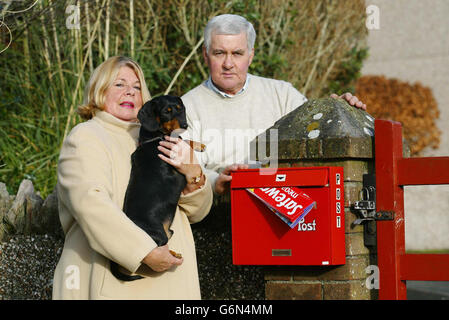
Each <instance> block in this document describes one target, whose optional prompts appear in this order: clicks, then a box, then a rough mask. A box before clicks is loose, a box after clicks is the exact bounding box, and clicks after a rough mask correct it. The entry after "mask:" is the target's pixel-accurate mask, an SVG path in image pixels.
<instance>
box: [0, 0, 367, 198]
mask: <svg viewBox="0 0 449 320" xmlns="http://www.w3.org/2000/svg"><path fill="white" fill-rule="evenodd" d="M24 3H27V2H21V1H20V2H19V1H17V2H15V1H13V2H9V3H8V2H3V7H0V14H1V15H2V18H3V20H4V22H5V25H7V26H8V28H9V29H10V30H11V36H12V42H11V45H10V46H9V48H7V49H6V50H5V51H4V52H2V53H0V65H1V68H2V77H1V78H0V94H1V96H2V100H1V102H0V123H1V127H0V181H3V182H5V183H6V184H7V186H8V187H9V190H10V192H12V193H15V191H16V190H17V187H18V185H19V183H20V181H21V180H22V179H24V178H28V179H31V180H32V181H33V183H34V185H35V187H36V189H37V190H40V192H41V193H42V195H43V196H46V195H47V194H49V193H50V192H51V191H52V190H53V188H54V186H55V184H56V166H57V160H58V155H59V149H60V146H61V144H62V141H63V139H64V137H65V135H66V134H67V133H68V132H69V131H70V129H71V128H72V127H73V126H74V125H76V124H77V123H78V122H79V121H81V120H80V118H79V117H78V115H77V114H76V113H75V110H76V107H77V106H78V105H79V104H80V103H81V101H82V95H83V90H84V86H85V85H86V82H87V81H88V79H89V76H90V74H91V72H92V70H93V69H94V68H95V67H96V66H97V65H99V64H100V63H101V62H102V61H104V60H105V58H107V57H110V56H113V55H126V56H131V57H132V58H134V59H135V60H136V61H137V62H139V64H140V65H141V66H142V68H143V70H144V73H145V77H146V81H147V84H148V87H149V89H150V92H151V94H152V95H153V96H156V95H160V94H163V93H166V92H167V91H169V92H170V93H171V94H176V95H182V94H183V93H185V92H187V91H188V90H189V89H191V88H193V87H194V86H196V85H198V84H200V83H201V82H202V81H203V80H204V79H205V78H206V77H207V69H206V67H205V65H204V63H203V59H202V55H201V43H202V31H203V28H204V26H205V24H206V22H207V21H208V20H209V18H210V17H212V16H214V15H217V14H221V13H236V14H240V15H243V16H245V17H247V18H248V19H249V20H250V21H252V22H253V23H254V27H255V29H256V32H257V35H258V37H257V40H256V46H255V50H256V56H255V58H254V61H253V64H252V65H251V67H250V72H252V73H254V74H257V75H263V76H267V77H274V78H278V79H284V80H287V81H290V82H292V83H293V85H294V86H295V87H296V88H298V90H300V91H301V92H302V93H304V94H305V95H306V96H308V97H310V98H315V97H319V96H323V95H328V94H330V93H331V92H330V91H333V92H340V91H341V89H342V88H344V89H345V90H346V88H348V86H350V85H351V83H353V81H354V80H355V79H354V78H356V77H357V74H358V71H359V70H360V68H361V63H362V61H363V58H364V57H365V55H364V54H363V52H365V51H364V49H363V48H364V46H365V37H366V28H365V25H364V21H365V2H364V1H363V0H347V1H332V0H301V1H284V0H271V1H256V0H249V1H237V0H229V1H212V0H190V1H187V0H145V1H134V0H114V1H113V0H90V1H87V0H78V1H74V0H59V1H56V0H53V1H50V0H43V1H38V2H36V3H35V5H34V6H32V7H31V8H29V9H28V10H25V9H27V6H30V4H24ZM33 3H34V2H31V4H33ZM68 5H78V6H79V9H80V16H79V17H80V20H79V24H80V28H79V29H68V28H67V27H66V22H67V21H69V22H73V21H72V20H71V17H72V16H71V14H73V13H66V8H67V6H68ZM131 8H133V10H131ZM1 30H2V32H1V33H0V40H1V42H0V43H1V44H0V51H1V50H3V49H4V48H3V47H1V46H6V45H8V43H9V37H10V35H9V33H8V32H7V29H6V27H5V26H4V25H3V27H2V28H1ZM89 40H91V41H89ZM5 48H6V47H5ZM191 53H193V54H191ZM188 57H190V58H189V60H188V61H186V58H188ZM184 62H186V64H185V67H184V68H183V69H180V67H181V65H183V63H184ZM176 74H178V77H177V78H175V75H176Z"/></svg>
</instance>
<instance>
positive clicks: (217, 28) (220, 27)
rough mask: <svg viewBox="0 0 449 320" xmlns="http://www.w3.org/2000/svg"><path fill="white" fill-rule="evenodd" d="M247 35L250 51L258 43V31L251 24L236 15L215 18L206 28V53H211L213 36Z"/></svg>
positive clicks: (223, 15)
mask: <svg viewBox="0 0 449 320" xmlns="http://www.w3.org/2000/svg"><path fill="white" fill-rule="evenodd" d="M242 32H244V33H246V41H247V43H248V50H249V51H251V50H253V48H254V42H255V41H256V31H255V30H254V27H253V25H252V23H251V22H249V21H248V20H246V19H245V18H243V17H242V16H239V15H236V14H222V15H219V16H216V17H213V18H212V19H210V20H209V22H208V23H207V25H206V28H204V46H205V47H206V52H207V53H209V48H210V43H211V41H212V34H226V35H228V34H240V33H242Z"/></svg>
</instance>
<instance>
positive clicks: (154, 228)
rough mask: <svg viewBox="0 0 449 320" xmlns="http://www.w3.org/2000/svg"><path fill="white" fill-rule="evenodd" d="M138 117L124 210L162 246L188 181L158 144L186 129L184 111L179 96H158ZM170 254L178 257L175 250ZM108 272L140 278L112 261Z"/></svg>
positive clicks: (171, 232) (124, 276) (145, 105)
mask: <svg viewBox="0 0 449 320" xmlns="http://www.w3.org/2000/svg"><path fill="white" fill-rule="evenodd" d="M137 118H138V119H139V121H140V124H141V127H140V132H139V145H138V147H137V149H136V150H135V151H134V153H133V154H132V155H131V161H132V168H131V175H130V179H129V183H128V188H127V190H126V194H125V201H124V205H123V211H124V212H125V213H126V215H127V216H128V217H129V218H130V219H131V220H132V221H133V222H134V223H135V224H136V225H137V226H139V227H140V228H141V229H143V230H144V231H145V232H146V233H148V235H150V236H151V238H152V239H153V240H154V241H155V242H156V244H157V245H158V246H163V245H166V244H167V242H168V240H169V239H170V238H171V236H172V235H173V231H172V230H170V226H171V224H172V221H173V219H174V216H175V212H176V208H177V205H178V200H179V197H180V195H181V191H182V190H183V189H184V187H185V186H186V184H187V182H186V178H185V176H184V175H182V174H181V173H179V172H178V171H177V170H176V169H175V168H174V167H173V166H171V165H170V164H168V163H166V162H165V161H163V160H161V159H160V158H159V157H158V153H159V150H158V149H157V147H158V146H159V142H160V141H161V140H164V135H168V136H170V135H171V136H172V137H173V136H179V134H180V133H181V132H183V131H185V130H186V129H187V120H186V111H185V107H184V104H183V102H182V100H181V98H179V97H174V96H161V97H157V98H154V99H152V100H150V101H148V102H146V103H145V104H144V105H143V106H142V108H141V109H140V110H139V113H138V115H137ZM192 143H193V142H190V145H191V146H192ZM203 147H204V146H203ZM200 151H201V150H200ZM170 253H171V254H172V255H174V256H175V257H177V258H180V257H181V255H180V254H177V253H175V252H174V251H170ZM111 272H112V274H113V275H114V276H115V277H116V278H117V279H119V280H122V281H133V280H137V279H142V277H141V276H139V275H134V276H131V275H127V274H124V273H122V272H121V271H120V270H119V265H118V264H117V263H115V262H113V261H111Z"/></svg>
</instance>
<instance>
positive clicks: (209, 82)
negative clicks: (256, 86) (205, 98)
mask: <svg viewBox="0 0 449 320" xmlns="http://www.w3.org/2000/svg"><path fill="white" fill-rule="evenodd" d="M250 77H251V75H250V74H249V73H247V74H246V80H245V84H244V85H243V88H242V89H240V91H239V92H237V93H236V94H235V95H232V94H228V93H226V92H223V91H221V90H220V89H218V88H217V87H216V86H215V85H214V83H213V81H212V78H211V76H210V75H209V78H208V79H207V80H206V87H207V88H208V89H210V90H212V91H214V92H216V93H218V94H219V95H221V96H222V97H223V98H234V97H236V96H238V95H239V94H241V93H242V92H243V91H245V90H246V88H247V87H248V83H249V80H250Z"/></svg>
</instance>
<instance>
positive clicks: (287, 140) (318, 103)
mask: <svg viewBox="0 0 449 320" xmlns="http://www.w3.org/2000/svg"><path fill="white" fill-rule="evenodd" d="M276 140H277V141H278V143H277V145H276V143H275V141H276ZM264 147H265V149H266V150H264ZM276 147H277V154H276V150H275V149H276ZM373 147H374V118H373V117H372V116H371V115H369V114H368V113H367V112H366V111H364V110H361V109H359V108H356V107H354V106H351V105H349V104H348V103H347V102H346V101H345V100H343V99H334V98H323V99H316V100H309V101H308V102H306V103H305V104H303V105H302V106H300V107H298V108H296V109H295V110H293V111H292V112H290V113H289V114H287V115H285V116H284V117H282V118H281V119H279V120H278V121H276V123H275V124H274V125H273V126H272V127H271V128H269V129H267V130H266V131H265V132H264V133H262V134H260V135H259V136H257V137H256V138H255V139H254V140H253V141H252V142H251V148H250V149H251V151H252V153H251V159H255V160H258V161H261V162H264V161H267V160H268V161H269V160H270V159H274V158H275V157H276V159H279V160H289V159H330V158H333V159H335V158H373V157H374V153H373V152H374V150H373ZM271 149H273V150H271Z"/></svg>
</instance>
